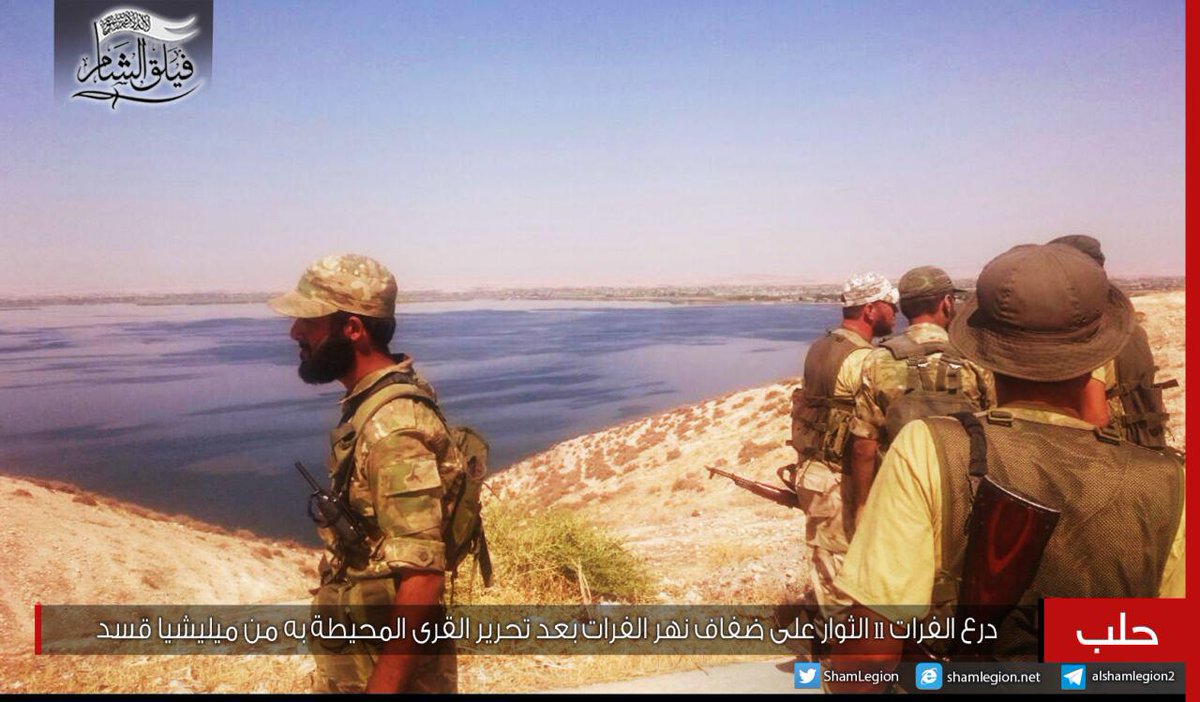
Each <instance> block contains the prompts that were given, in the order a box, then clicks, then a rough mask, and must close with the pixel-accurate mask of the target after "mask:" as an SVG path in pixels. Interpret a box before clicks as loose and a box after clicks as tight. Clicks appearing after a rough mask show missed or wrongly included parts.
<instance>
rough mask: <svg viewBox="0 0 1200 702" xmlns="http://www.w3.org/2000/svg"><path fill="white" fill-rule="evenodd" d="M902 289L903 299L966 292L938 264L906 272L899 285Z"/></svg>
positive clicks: (901, 296) (901, 297)
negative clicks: (956, 285) (955, 285)
mask: <svg viewBox="0 0 1200 702" xmlns="http://www.w3.org/2000/svg"><path fill="white" fill-rule="evenodd" d="M896 287H898V288H899V289H900V299H901V300H912V299H914V298H918V297H938V296H941V295H952V294H954V293H961V292H966V291H965V290H959V289H958V288H956V287H954V282H953V281H951V280H950V276H949V275H947V274H946V271H944V270H942V269H941V268H938V267H937V266H921V267H920V268H914V269H912V270H911V271H909V272H907V273H905V274H904V275H903V276H902V277H901V278H900V283H899V285H897V286H896Z"/></svg>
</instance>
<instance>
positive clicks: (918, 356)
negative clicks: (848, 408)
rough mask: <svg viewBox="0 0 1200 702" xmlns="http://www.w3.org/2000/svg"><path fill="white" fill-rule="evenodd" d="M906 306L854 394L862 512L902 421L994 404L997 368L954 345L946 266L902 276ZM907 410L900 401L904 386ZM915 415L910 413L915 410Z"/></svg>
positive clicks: (855, 463)
mask: <svg viewBox="0 0 1200 702" xmlns="http://www.w3.org/2000/svg"><path fill="white" fill-rule="evenodd" d="M898 287H899V290H900V309H901V311H903V312H904V316H905V317H906V318H907V319H908V328H907V329H905V330H904V333H903V334H900V335H899V336H897V337H894V338H892V339H888V340H886V341H884V342H883V344H882V345H881V347H880V348H878V349H876V350H875V351H873V352H871V355H870V356H868V357H867V358H866V360H865V361H864V363H863V375H862V382H861V383H860V384H859V387H858V392H857V394H856V395H855V398H854V421H853V422H852V423H851V425H850V433H851V434H853V435H854V440H853V444H852V448H851V452H850V453H851V458H850V461H851V474H852V476H853V480H854V483H855V485H854V494H855V498H856V500H857V502H856V509H855V513H856V514H860V515H861V513H862V506H863V505H865V504H866V501H867V495H868V494H869V493H870V489H871V483H872V481H873V480H874V478H875V471H876V469H877V467H878V465H879V459H880V457H882V455H883V453H884V452H886V451H887V448H888V445H889V444H890V443H891V440H892V439H893V438H894V434H895V433H896V432H897V431H899V428H900V427H901V426H903V423H904V422H906V421H908V420H909V419H912V418H915V417H916V416H920V415H923V414H928V415H930V416H932V415H942V414H950V413H952V412H955V411H972V412H976V411H979V410H981V409H987V408H988V407H990V406H992V405H993V404H995V398H994V395H993V392H994V391H993V390H992V379H991V374H990V373H989V372H988V371H986V370H984V369H983V368H981V367H979V366H977V365H975V364H974V363H972V362H970V361H967V360H965V359H963V358H961V357H960V356H959V355H958V353H957V352H955V351H954V349H953V347H951V345H950V337H949V335H948V334H947V333H946V327H947V325H949V323H950V320H951V319H952V318H953V317H954V304H955V303H954V295H955V293H959V292H962V291H960V290H957V289H955V287H954V284H953V283H952V282H951V280H950V276H948V275H947V274H946V272H945V271H943V270H942V269H940V268H936V267H934V266H921V267H919V268H914V269H912V270H910V271H908V272H907V273H905V274H904V276H903V277H901V278H900V283H899V286H898ZM914 390H920V391H921V393H922V394H921V395H920V398H921V399H920V403H921V404H920V405H918V404H917V399H916V398H917V396H912V397H910V398H909V404H910V405H912V408H911V409H909V410H908V411H907V412H906V411H905V408H904V407H903V406H899V403H898V401H899V400H900V398H901V397H903V396H904V395H905V394H906V393H910V392H913V391H914ZM910 415H911V416H910Z"/></svg>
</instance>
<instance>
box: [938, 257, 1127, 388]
mask: <svg viewBox="0 0 1200 702" xmlns="http://www.w3.org/2000/svg"><path fill="white" fill-rule="evenodd" d="M1133 325H1134V312H1133V305H1132V304H1130V302H1129V298H1127V297H1125V293H1123V292H1121V291H1120V290H1118V289H1117V287H1116V286H1115V285H1113V284H1112V283H1110V282H1109V280H1108V276H1107V275H1105V273H1104V269H1103V268H1101V267H1100V266H1097V265H1096V262H1095V261H1093V260H1092V259H1091V258H1090V257H1088V255H1087V254H1085V253H1083V252H1081V251H1079V250H1078V249H1075V248H1072V247H1070V246H1065V245H1063V244H1046V245H1044V246H1038V245H1035V244H1026V245H1024V246H1017V247H1015V248H1013V249H1010V250H1008V251H1006V252H1005V253H1002V254H1000V255H999V256H997V257H996V258H994V259H992V260H991V262H989V263H988V264H987V265H986V266H984V267H983V271H982V272H980V274H979V280H978V282H977V283H976V284H975V295H974V296H972V297H971V298H970V299H969V300H967V302H966V303H965V304H964V305H963V308H962V310H961V311H960V312H959V313H958V315H956V316H955V317H954V319H952V320H951V321H950V329H949V332H950V341H951V342H952V343H953V344H954V345H955V347H957V348H958V350H959V351H960V352H961V353H962V354H963V355H964V356H966V357H967V358H969V359H971V360H972V361H975V362H976V363H978V364H979V365H981V366H983V367H984V368H987V369H989V370H992V371H995V372H997V373H1000V374H1003V375H1009V376H1012V377H1014V378H1024V379H1026V380H1035V381H1038V382H1043V383H1051V382H1056V381H1060V380H1069V379H1071V378H1077V377H1079V376H1081V375H1084V374H1086V373H1090V372H1091V371H1092V370H1094V369H1096V368H1099V367H1100V366H1102V365H1104V364H1105V363H1107V362H1108V360H1109V359H1111V358H1113V357H1114V356H1116V355H1117V352H1118V351H1120V350H1121V347H1122V346H1124V345H1125V342H1126V341H1128V340H1129V335H1130V333H1131V332H1132V331H1133Z"/></svg>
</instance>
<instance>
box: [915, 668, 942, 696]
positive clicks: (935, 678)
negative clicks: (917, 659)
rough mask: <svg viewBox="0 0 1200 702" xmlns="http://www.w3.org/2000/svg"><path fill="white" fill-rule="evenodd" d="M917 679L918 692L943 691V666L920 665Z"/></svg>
mask: <svg viewBox="0 0 1200 702" xmlns="http://www.w3.org/2000/svg"><path fill="white" fill-rule="evenodd" d="M916 678H917V689H918V690H940V689H942V664H941V663H918V664H917V671H916Z"/></svg>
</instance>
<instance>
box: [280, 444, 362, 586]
mask: <svg viewBox="0 0 1200 702" xmlns="http://www.w3.org/2000/svg"><path fill="white" fill-rule="evenodd" d="M296 470H298V471H300V475H301V476H303V477H304V479H305V480H307V481H308V484H309V486H310V487H312V489H313V492H312V495H310V496H309V498H308V516H309V518H310V519H312V520H313V522H314V523H315V524H316V525H317V526H321V527H325V528H327V529H330V530H332V531H333V533H334V536H335V537H336V538H337V544H338V547H339V550H340V551H341V552H342V554H343V560H344V561H345V562H347V563H349V562H354V563H364V562H366V560H367V558H369V557H370V555H371V552H370V549H369V548H367V537H366V533H367V532H366V529H365V528H364V527H363V524H362V522H361V521H360V520H359V517H358V515H356V514H354V513H353V512H351V511H350V508H349V507H347V506H346V505H345V504H344V503H343V502H342V501H341V500H339V499H338V498H337V496H336V495H334V494H333V493H332V492H330V491H328V490H326V489H325V488H323V487H321V486H320V484H319V483H317V481H316V480H315V479H314V478H313V477H312V474H310V473H309V472H308V471H307V470H306V469H305V468H304V464H303V463H301V462H300V461H296Z"/></svg>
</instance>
